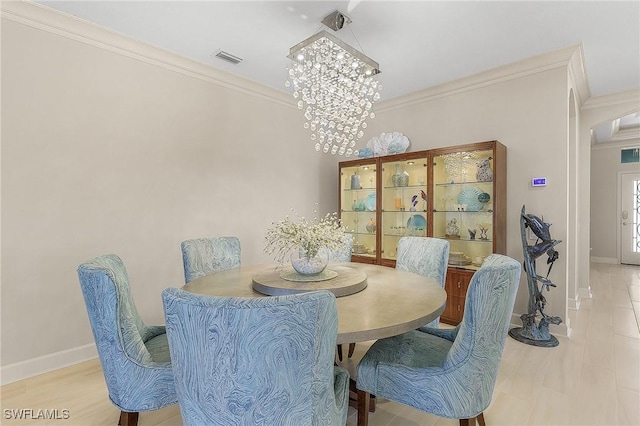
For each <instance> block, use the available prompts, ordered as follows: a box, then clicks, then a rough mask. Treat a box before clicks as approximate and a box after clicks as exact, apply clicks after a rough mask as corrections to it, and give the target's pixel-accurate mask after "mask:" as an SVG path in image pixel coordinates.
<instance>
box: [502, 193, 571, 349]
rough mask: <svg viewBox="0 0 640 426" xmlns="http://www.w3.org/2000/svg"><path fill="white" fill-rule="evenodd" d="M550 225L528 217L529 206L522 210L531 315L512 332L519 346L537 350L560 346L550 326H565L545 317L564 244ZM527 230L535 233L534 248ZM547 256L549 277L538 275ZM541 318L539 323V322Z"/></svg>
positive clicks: (529, 310)
mask: <svg viewBox="0 0 640 426" xmlns="http://www.w3.org/2000/svg"><path fill="white" fill-rule="evenodd" d="M550 226H551V224H550V223H545V222H544V220H542V219H540V218H538V217H537V216H534V215H532V214H527V213H526V212H525V206H522V212H521V214H520V234H521V236H522V251H523V253H524V269H525V272H526V273H527V284H528V288H529V304H528V312H527V313H526V314H522V315H520V319H521V320H522V327H516V328H512V329H511V330H509V336H511V337H513V338H514V339H516V340H517V341H519V342H522V343H526V344H528V345H533V346H543V347H553V346H558V339H556V337H555V336H552V335H551V333H550V332H549V324H555V325H558V324H560V323H562V319H560V317H555V316H550V315H547V314H545V313H544V307H545V305H546V304H547V300H546V299H545V297H544V295H543V294H542V292H543V290H545V289H546V290H547V291H549V290H550V288H551V287H555V286H556V285H555V284H554V283H552V282H551V280H549V273H550V272H551V268H552V267H553V263H554V262H555V261H556V260H558V257H559V254H558V252H557V251H556V249H555V248H554V247H555V246H557V245H558V244H560V243H561V241H560V240H554V239H552V238H551V233H550V232H549V227H550ZM527 228H529V229H531V232H533V233H534V234H535V236H536V243H535V244H534V245H532V246H530V245H528V244H527V235H526V234H527ZM543 254H546V255H547V265H549V268H548V270H547V275H546V276H544V277H543V276H541V275H538V273H537V272H536V260H537V259H538V258H539V257H540V256H542V255H543ZM538 317H539V318H540V320H539V321H537V322H536V319H537V318H538Z"/></svg>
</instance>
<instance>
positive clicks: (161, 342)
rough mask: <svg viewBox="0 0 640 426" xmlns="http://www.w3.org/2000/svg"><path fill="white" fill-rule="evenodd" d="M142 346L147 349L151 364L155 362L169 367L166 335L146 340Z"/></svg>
mask: <svg viewBox="0 0 640 426" xmlns="http://www.w3.org/2000/svg"><path fill="white" fill-rule="evenodd" d="M144 345H145V346H146V347H147V350H148V351H149V354H150V355H151V359H152V360H153V362H157V363H158V364H167V366H170V365H171V356H170V354H169V343H168V342H167V335H166V334H165V333H162V334H159V335H157V336H156V337H154V338H151V339H149V340H147V341H146V342H145V343H144Z"/></svg>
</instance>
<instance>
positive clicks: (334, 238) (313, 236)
mask: <svg viewBox="0 0 640 426" xmlns="http://www.w3.org/2000/svg"><path fill="white" fill-rule="evenodd" d="M292 211H293V210H292ZM293 213H294V215H295V217H296V218H297V222H294V221H292V220H291V218H289V216H286V217H285V218H284V220H281V221H280V222H274V223H273V227H272V228H269V229H268V230H267V234H266V237H265V239H266V246H265V248H264V251H265V253H267V254H269V255H275V256H274V257H275V260H276V261H277V262H279V263H284V260H285V258H286V257H287V254H289V253H290V252H291V251H292V250H294V249H300V250H301V253H303V254H304V256H305V257H306V258H307V259H311V258H314V257H315V256H317V255H318V252H319V251H320V249H321V248H323V247H324V248H326V249H327V250H330V251H333V250H337V249H338V248H340V246H341V245H342V244H344V243H345V236H344V231H343V229H342V228H341V227H340V224H341V223H340V219H338V213H336V212H333V213H327V214H326V215H325V216H324V217H323V218H320V219H318V218H317V217H315V218H314V219H313V220H312V221H309V220H307V219H305V218H304V217H300V216H298V214H297V213H295V211H293Z"/></svg>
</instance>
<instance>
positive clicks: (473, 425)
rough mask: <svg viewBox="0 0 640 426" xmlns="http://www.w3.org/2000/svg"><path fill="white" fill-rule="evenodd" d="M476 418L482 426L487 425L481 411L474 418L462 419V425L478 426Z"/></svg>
mask: <svg viewBox="0 0 640 426" xmlns="http://www.w3.org/2000/svg"><path fill="white" fill-rule="evenodd" d="M476 420H477V423H478V424H479V425H480V426H485V423H484V413H480V414H478V416H477V417H474V418H472V419H460V426H476Z"/></svg>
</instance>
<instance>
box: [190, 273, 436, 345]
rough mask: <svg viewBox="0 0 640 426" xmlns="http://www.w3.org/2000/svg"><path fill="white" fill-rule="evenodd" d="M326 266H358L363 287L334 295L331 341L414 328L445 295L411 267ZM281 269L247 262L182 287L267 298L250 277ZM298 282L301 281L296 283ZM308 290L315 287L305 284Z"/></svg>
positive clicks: (424, 321)
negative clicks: (335, 316)
mask: <svg viewBox="0 0 640 426" xmlns="http://www.w3.org/2000/svg"><path fill="white" fill-rule="evenodd" d="M327 269H329V270H332V271H335V272H337V273H338V277H339V276H340V275H347V274H348V273H350V272H353V271H354V270H355V271H359V272H362V273H364V275H366V287H365V288H364V289H363V290H360V291H358V292H356V293H353V294H349V295H346V296H340V297H337V298H336V304H337V307H338V338H337V342H336V343H337V344H343V343H355V342H364V341H368V340H375V339H382V338H384V337H391V336H395V335H398V334H402V333H405V332H407V331H410V330H414V329H416V328H418V327H421V326H423V325H425V324H428V323H429V322H431V321H433V320H434V319H436V318H437V317H438V316H440V314H441V313H442V311H444V308H445V302H446V299H447V295H446V293H445V291H444V289H443V288H442V287H440V285H439V284H438V283H437V282H436V281H434V280H432V279H430V278H426V277H423V276H421V275H418V274H413V273H411V272H406V271H400V270H397V269H394V268H389V267H386V266H379V265H371V264H364V263H354V262H351V263H330V264H329V265H328V266H327ZM280 270H282V267H281V266H280V265H268V264H266V265H250V266H241V267H239V268H235V269H228V270H225V271H219V272H215V273H212V274H209V275H205V276H203V277H200V278H197V279H195V280H193V281H191V282H189V283H188V284H186V285H184V286H183V287H182V289H183V290H185V291H188V292H191V293H196V294H203V295H208V296H222V297H268V296H267V295H265V294H263V293H260V292H258V291H256V290H254V278H255V277H258V276H264V274H265V273H267V274H268V273H274V272H275V271H280ZM301 285H304V284H303V283H301ZM309 289H310V290H313V289H315V287H314V285H313V284H311V283H310V284H309Z"/></svg>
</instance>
